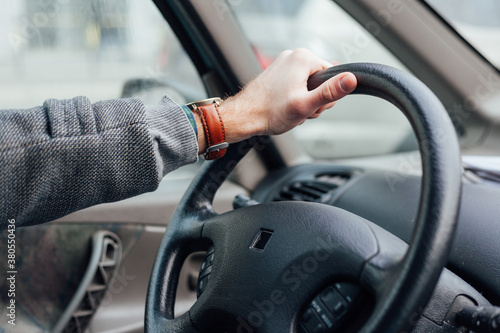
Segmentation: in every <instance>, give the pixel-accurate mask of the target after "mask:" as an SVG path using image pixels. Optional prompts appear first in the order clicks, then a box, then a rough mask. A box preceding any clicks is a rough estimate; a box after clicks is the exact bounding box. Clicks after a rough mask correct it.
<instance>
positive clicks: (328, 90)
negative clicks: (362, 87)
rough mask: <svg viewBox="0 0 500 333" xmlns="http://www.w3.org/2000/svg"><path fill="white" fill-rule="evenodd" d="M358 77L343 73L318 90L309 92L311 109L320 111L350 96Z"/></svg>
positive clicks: (308, 97)
mask: <svg viewBox="0 0 500 333" xmlns="http://www.w3.org/2000/svg"><path fill="white" fill-rule="evenodd" d="M356 84H357V81H356V77H355V76H354V74H352V73H341V74H338V75H336V76H334V77H333V78H331V79H329V80H328V81H326V82H324V83H323V84H322V85H320V86H319V87H318V88H316V89H314V90H312V91H310V92H309V94H308V96H307V97H306V98H307V99H308V101H307V102H308V103H310V105H311V109H313V110H319V109H321V108H322V107H323V106H326V105H327V104H330V103H332V102H335V101H337V100H339V99H341V98H342V97H344V96H346V95H348V94H349V93H351V92H352V91H353V90H354V89H355V88H356Z"/></svg>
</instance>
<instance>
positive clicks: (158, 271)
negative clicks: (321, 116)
mask: <svg viewBox="0 0 500 333" xmlns="http://www.w3.org/2000/svg"><path fill="white" fill-rule="evenodd" d="M342 72H351V73H353V74H354V75H355V76H356V77H357V80H358V85H357V88H356V90H355V91H354V92H353V94H366V95H372V96H376V97H380V98H382V99H385V100H387V101H389V102H391V103H392V104H394V105H395V106H397V107H398V108H399V109H400V110H401V111H402V112H403V113H404V114H405V116H406V117H407V118H408V120H409V121H410V123H411V125H412V127H413V130H414V132H415V134H416V137H417V139H418V143H419V149H420V154H421V159H422V168H423V176H422V188H421V195H420V204H419V208H418V214H417V218H416V225H415V228H414V231H413V236H412V238H411V242H410V244H409V246H407V245H406V244H405V243H404V242H403V241H401V240H400V239H398V238H397V237H395V236H394V235H392V234H390V233H389V232H387V231H385V230H383V229H382V228H380V227H378V226H376V225H375V224H373V223H371V222H369V221H367V220H365V219H363V218H361V217H359V216H357V215H354V214H352V213H349V212H347V211H344V210H342V209H339V208H335V207H332V206H327V205H322V204H315V203H306V202H273V203H263V204H258V205H254V206H250V207H245V208H240V209H236V210H233V211H230V212H227V213H224V214H221V215H218V214H216V213H215V212H214V211H213V209H212V201H213V198H214V196H215V193H216V191H217V189H218V188H219V187H220V185H221V184H222V182H223V181H224V180H225V179H226V177H227V176H228V174H229V173H230V172H231V171H232V170H233V168H234V167H235V165H236V164H237V163H238V161H239V160H240V159H241V158H242V157H243V156H244V155H245V154H246V152H247V151H248V150H250V149H251V148H252V146H253V145H252V143H255V142H257V139H255V138H254V139H253V141H252V140H247V141H244V142H242V143H240V144H239V145H233V146H231V147H230V149H229V151H228V152H227V155H226V157H224V158H223V159H220V160H216V161H212V162H207V163H205V165H204V167H203V168H202V170H201V171H200V172H199V173H198V175H197V176H196V177H195V178H194V180H193V182H192V184H191V185H190V187H189V189H188V190H187V192H186V193H185V195H184V197H183V199H182V200H181V202H180V204H179V206H178V207H177V210H176V212H175V213H174V215H173V217H172V219H171V221H170V224H169V226H168V229H167V231H166V233H165V236H164V238H163V241H162V243H161V245H160V248H159V251H158V255H157V257H156V262H155V264H154V267H153V271H152V275H151V279H150V284H149V290H148V296H147V303H146V317H145V327H146V330H147V331H149V332H184V333H185V332H273V333H281V332H282V333H285V332H287V333H289V332H297V331H298V330H299V326H300V324H299V321H300V320H301V319H300V318H301V313H303V311H304V309H305V308H307V306H308V304H311V302H312V300H313V299H314V298H315V297H316V296H317V295H318V294H319V293H321V292H322V290H324V289H325V288H328V286H329V285H331V283H332V282H334V281H349V282H351V283H353V284H355V285H357V286H360V287H361V288H362V289H363V290H364V291H365V292H366V293H368V294H370V295H372V298H373V302H374V309H373V312H372V313H371V315H370V316H369V317H368V319H367V321H366V322H365V323H364V325H362V328H361V329H360V331H361V332H366V333H375V332H380V333H387V332H402V331H408V330H410V329H411V328H412V326H413V325H414V324H415V321H416V320H415V318H418V317H419V315H420V314H421V312H422V311H423V308H424V307H425V305H426V304H427V301H428V299H429V298H430V296H431V294H432V291H433V289H434V287H435V284H436V283H437V280H438V278H439V276H440V273H441V271H442V269H443V267H444V265H445V264H446V262H447V257H448V253H449V251H450V248H451V244H452V239H453V236H454V231H455V227H456V220H457V212H458V207H459V201H460V193H461V163H460V154H459V147H458V142H457V137H456V134H455V131H454V129H453V125H452V123H451V121H450V119H449V117H448V116H447V114H446V111H445V110H444V108H443V106H442V104H441V103H440V101H439V100H438V98H437V97H436V96H435V95H434V94H433V93H432V92H431V91H430V89H428V88H427V87H426V86H425V85H424V84H423V83H422V82H420V81H419V80H418V79H416V78H414V77H413V76H411V75H409V74H407V73H405V72H403V71H400V70H398V69H395V68H392V67H389V66H385V65H379V64H370V63H355V64H345V65H339V66H335V67H331V68H328V69H326V70H323V71H321V72H318V73H315V74H314V75H312V76H311V77H310V78H309V81H308V87H309V89H313V88H316V87H318V86H319V85H320V84H321V83H322V82H324V81H326V80H327V79H329V78H331V77H333V76H335V75H336V74H339V73H342ZM360 204H363V203H360ZM387 209H390V207H387ZM209 247H212V248H213V254H212V255H211V258H210V260H211V262H213V263H212V265H211V268H210V270H211V272H210V276H209V279H208V281H207V282H206V283H205V285H204V289H203V293H202V294H201V296H200V297H199V298H198V300H197V301H196V303H195V304H194V305H193V306H192V307H191V309H190V310H189V311H188V312H186V313H185V314H183V315H181V316H180V317H178V318H174V302H175V295H176V289H177V284H178V280H179V273H180V269H181V267H182V264H183V262H184V260H185V259H186V257H187V256H188V255H189V254H191V253H193V252H194V251H200V250H205V251H206V250H207V249H208V248H209ZM316 310H317V311H319V310H321V309H319V310H318V309H316ZM328 332H330V331H328Z"/></svg>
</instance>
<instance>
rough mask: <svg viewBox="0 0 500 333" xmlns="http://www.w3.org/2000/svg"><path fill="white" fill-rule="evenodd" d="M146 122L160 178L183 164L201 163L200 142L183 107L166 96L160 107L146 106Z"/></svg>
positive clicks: (158, 105)
mask: <svg viewBox="0 0 500 333" xmlns="http://www.w3.org/2000/svg"><path fill="white" fill-rule="evenodd" d="M146 119H147V122H148V129H149V133H150V135H151V138H152V140H153V145H154V149H155V157H156V163H157V165H158V170H159V175H158V177H159V178H160V179H161V178H163V177H164V176H165V175H166V174H167V173H169V172H171V171H173V170H175V169H177V168H179V167H181V166H183V165H186V164H190V163H194V162H196V161H198V139H197V137H196V133H195V131H194V129H193V126H191V123H190V122H189V119H188V117H187V115H186V113H185V112H184V110H183V109H182V107H181V106H180V105H178V104H177V103H175V102H174V101H172V100H171V99H170V98H169V97H168V96H163V98H162V100H161V101H160V103H159V104H157V105H146Z"/></svg>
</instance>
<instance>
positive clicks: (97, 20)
mask: <svg viewBox="0 0 500 333" xmlns="http://www.w3.org/2000/svg"><path fill="white" fill-rule="evenodd" d="M0 35H1V36H2V38H0V108H2V109H6V108H29V107H33V106H36V105H41V104H42V103H43V102H44V100H45V99H47V98H59V99H65V98H72V97H75V96H81V95H84V96H88V97H89V98H90V100H91V101H92V102H97V101H99V100H106V99H114V98H120V97H131V96H134V97H140V98H142V100H143V101H144V102H145V103H146V104H155V103H157V102H158V101H159V100H160V98H161V97H162V96H163V95H164V94H168V95H169V96H170V97H172V98H173V99H174V100H175V101H176V102H178V103H185V102H186V101H192V100H198V99H203V98H206V95H205V90H204V88H203V85H202V83H201V80H200V78H199V76H198V73H197V71H196V69H195V68H194V66H193V64H192V63H191V60H190V59H189V57H188V56H187V54H186V53H185V52H184V50H183V48H182V47H181V45H180V43H179V42H178V40H177V39H176V37H175V35H174V34H173V32H172V31H171V30H170V27H169V26H168V24H167V22H166V21H165V20H164V18H163V17H162V15H161V14H160V12H159V11H158V9H157V8H156V7H155V5H154V3H153V2H152V1H150V0H44V1H39V0H20V1H14V2H12V3H9V5H8V6H4V8H3V9H2V10H1V11H0ZM181 173H182V172H181Z"/></svg>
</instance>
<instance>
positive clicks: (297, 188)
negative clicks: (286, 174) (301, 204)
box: [273, 180, 338, 202]
mask: <svg viewBox="0 0 500 333" xmlns="http://www.w3.org/2000/svg"><path fill="white" fill-rule="evenodd" d="M337 187H338V185H335V184H332V183H327V182H318V181H311V180H309V181H297V182H294V183H292V184H290V185H287V186H285V187H284V188H283V189H282V190H281V191H280V193H278V195H277V196H276V197H275V198H274V200H273V201H310V202H326V201H328V199H330V197H331V193H330V192H331V191H333V190H335V189H336V188H337Z"/></svg>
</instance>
